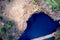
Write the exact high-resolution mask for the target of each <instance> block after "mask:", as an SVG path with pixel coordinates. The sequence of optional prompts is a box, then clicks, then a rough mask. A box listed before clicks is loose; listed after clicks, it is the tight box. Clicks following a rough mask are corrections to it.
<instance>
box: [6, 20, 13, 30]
mask: <svg viewBox="0 0 60 40" xmlns="http://www.w3.org/2000/svg"><path fill="white" fill-rule="evenodd" d="M13 25H14V21H8V22H7V23H6V24H5V26H6V28H8V29H9V28H11V27H12V26H13Z"/></svg>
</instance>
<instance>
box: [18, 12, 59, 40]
mask: <svg viewBox="0 0 60 40" xmlns="http://www.w3.org/2000/svg"><path fill="white" fill-rule="evenodd" d="M57 27H58V22H57V21H54V20H53V19H52V18H51V17H49V16H48V15H46V14H45V13H44V12H39V14H37V13H36V14H33V15H32V16H31V17H30V18H29V20H28V21H27V28H26V30H25V31H24V33H23V34H22V36H21V37H20V38H19V40H31V39H33V38H38V37H42V36H45V35H48V34H51V33H53V32H55V31H56V29H57Z"/></svg>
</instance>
